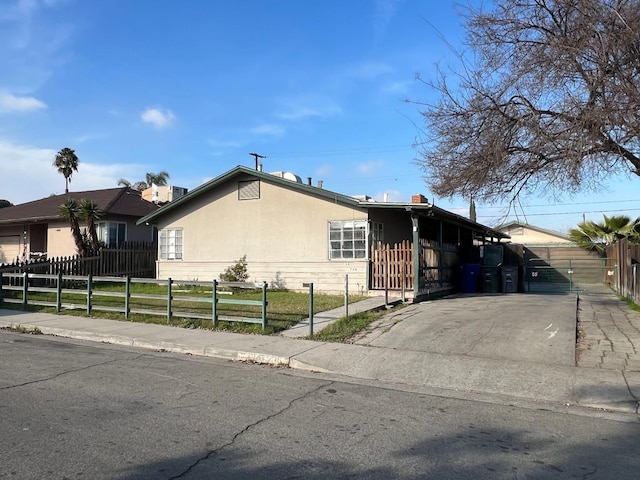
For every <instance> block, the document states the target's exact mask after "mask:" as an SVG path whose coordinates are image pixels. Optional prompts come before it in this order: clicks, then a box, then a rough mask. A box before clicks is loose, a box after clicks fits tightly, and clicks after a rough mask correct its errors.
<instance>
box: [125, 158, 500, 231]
mask: <svg viewBox="0 0 640 480" xmlns="http://www.w3.org/2000/svg"><path fill="white" fill-rule="evenodd" d="M239 175H251V176H253V177H256V178H258V179H261V180H264V181H267V182H270V183H273V184H276V185H281V186H283V187H285V188H290V189H293V190H297V191H300V192H302V193H306V194H308V195H313V196H315V197H319V198H323V199H325V200H329V201H331V202H333V203H337V204H341V205H346V206H350V207H353V208H361V209H367V210H368V209H397V210H402V211H409V210H414V211H416V212H424V213H425V214H428V215H430V216H431V215H436V216H438V217H439V218H445V219H447V220H449V221H451V222H453V223H457V224H460V225H464V226H465V227H467V228H469V229H471V230H473V231H475V232H478V233H482V234H483V235H486V236H491V237H495V238H510V237H509V235H507V234H505V233H502V232H499V231H497V230H495V229H492V228H489V227H487V226H485V225H481V224H479V223H476V222H472V221H471V220H469V219H468V218H465V217H462V216H460V215H457V214H455V213H452V212H449V211H447V210H443V209H441V208H438V207H436V206H435V205H433V204H430V203H410V202H409V203H407V202H375V201H370V200H365V201H362V200H358V199H357V198H354V197H351V196H348V195H344V194H342V193H337V192H332V191H331V190H327V189H325V188H320V187H314V186H313V185H307V184H305V183H300V182H296V181H292V180H288V179H286V178H282V177H279V176H276V175H272V174H270V173H264V172H261V171H259V170H254V169H252V168H248V167H244V166H242V165H238V166H237V167H235V168H232V169H231V170H229V171H227V172H225V173H223V174H221V175H219V176H217V177H215V178H214V179H212V180H209V181H208V182H206V183H203V184H202V185H200V186H199V187H197V188H194V189H193V190H191V191H190V192H189V193H187V194H186V195H185V196H183V197H180V198H178V199H177V200H174V201H172V202H170V203H168V204H166V205H164V206H163V207H161V208H160V209H158V210H156V211H154V212H151V213H149V214H148V215H147V216H145V217H143V218H141V219H140V220H138V222H137V223H138V224H141V223H150V222H152V221H154V220H155V219H157V218H158V217H160V216H162V215H164V214H165V213H167V212H169V211H171V210H173V209H174V208H177V207H179V206H180V205H183V204H185V203H187V202H189V201H191V200H193V199H194V198H197V197H199V196H200V195H202V194H204V193H206V192H209V191H210V190H213V189H215V188H216V187H218V186H219V185H221V184H223V183H225V182H226V181H228V180H230V179H232V178H234V177H236V176H239Z"/></svg>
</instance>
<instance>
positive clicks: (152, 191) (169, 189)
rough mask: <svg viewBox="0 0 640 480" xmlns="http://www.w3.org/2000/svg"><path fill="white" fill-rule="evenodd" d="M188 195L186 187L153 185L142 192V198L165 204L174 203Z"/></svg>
mask: <svg viewBox="0 0 640 480" xmlns="http://www.w3.org/2000/svg"><path fill="white" fill-rule="evenodd" d="M186 194H187V189H186V188H184V187H174V186H169V185H152V186H151V187H149V188H145V189H144V190H142V198H143V199H145V200H146V201H148V202H153V203H159V204H165V203H167V202H172V201H173V200H176V199H178V198H180V197H183V196H185V195H186Z"/></svg>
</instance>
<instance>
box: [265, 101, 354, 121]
mask: <svg viewBox="0 0 640 480" xmlns="http://www.w3.org/2000/svg"><path fill="white" fill-rule="evenodd" d="M341 113H342V109H341V108H340V106H338V105H336V104H334V103H331V102H327V101H320V100H318V101H313V100H312V101H309V103H305V101H304V100H303V101H300V102H296V101H293V102H285V104H284V106H283V108H282V111H281V112H280V113H278V114H277V115H276V116H277V117H278V118H281V119H283V120H298V119H301V118H307V117H321V118H324V117H334V116H336V115H340V114H341Z"/></svg>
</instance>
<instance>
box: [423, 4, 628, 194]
mask: <svg viewBox="0 0 640 480" xmlns="http://www.w3.org/2000/svg"><path fill="white" fill-rule="evenodd" d="M493 4H494V7H493V9H492V10H490V11H483V10H476V9H473V8H469V9H468V10H465V13H464V14H463V17H464V19H465V21H466V28H467V42H466V44H467V46H468V47H469V48H470V51H471V53H472V54H473V57H472V59H469V57H468V56H467V55H466V54H465V53H460V52H457V53H458V55H459V59H460V60H461V67H462V68H461V69H460V70H459V71H457V72H454V75H453V77H452V78H451V77H447V75H446V74H445V73H444V72H443V71H442V70H441V69H439V70H438V76H437V79H436V80H435V81H425V84H426V85H427V86H428V87H429V88H434V89H435V91H436V92H437V97H438V100H437V101H435V102H434V103H425V102H418V103H420V105H421V110H422V114H423V116H424V119H425V129H424V137H423V138H421V140H420V142H419V144H418V146H419V149H420V157H421V158H420V159H419V160H418V163H419V164H420V165H421V166H422V167H423V168H424V172H425V180H426V181H427V183H428V185H429V186H430V187H431V189H432V191H433V192H434V193H435V194H438V195H441V196H443V197H450V196H453V195H461V196H463V197H467V198H471V197H474V198H476V199H478V198H479V199H482V200H485V201H497V200H504V199H509V200H512V201H513V200H515V199H516V198H518V196H519V195H520V194H521V193H525V192H526V193H530V192H533V191H543V192H544V193H546V194H547V195H548V196H556V197H558V196H562V194H565V193H575V192H577V191H578V190H581V189H587V190H588V189H596V188H597V187H599V186H601V185H602V184H603V182H604V181H606V179H607V178H608V177H609V176H610V175H611V174H618V173H621V172H628V173H632V174H635V175H640V142H639V135H640V0H556V1H553V0H495V1H494V2H493Z"/></svg>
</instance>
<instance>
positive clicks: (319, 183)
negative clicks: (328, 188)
mask: <svg viewBox="0 0 640 480" xmlns="http://www.w3.org/2000/svg"><path fill="white" fill-rule="evenodd" d="M318 188H322V180H318Z"/></svg>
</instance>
